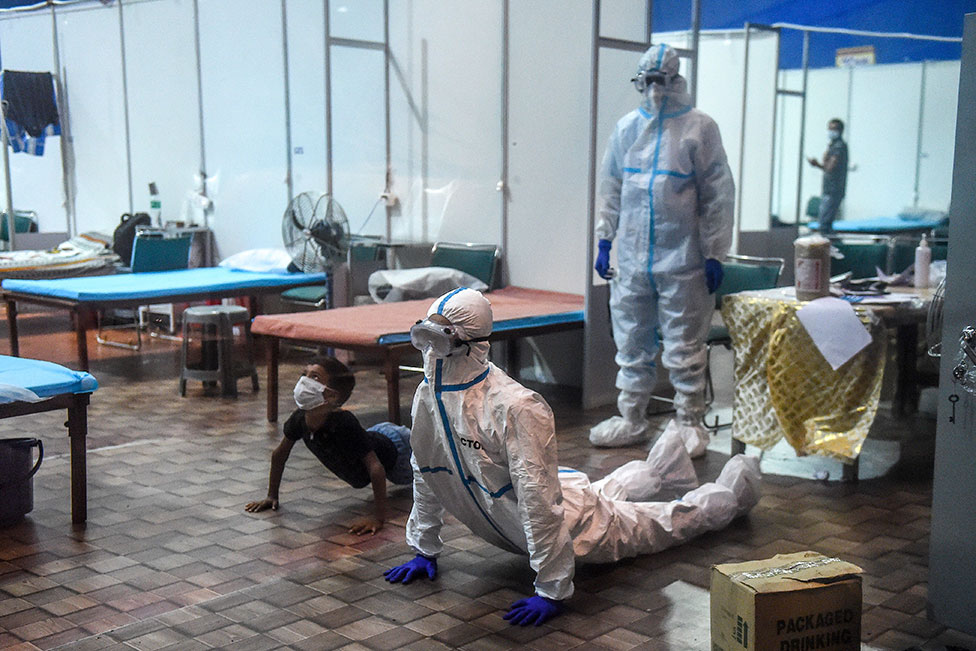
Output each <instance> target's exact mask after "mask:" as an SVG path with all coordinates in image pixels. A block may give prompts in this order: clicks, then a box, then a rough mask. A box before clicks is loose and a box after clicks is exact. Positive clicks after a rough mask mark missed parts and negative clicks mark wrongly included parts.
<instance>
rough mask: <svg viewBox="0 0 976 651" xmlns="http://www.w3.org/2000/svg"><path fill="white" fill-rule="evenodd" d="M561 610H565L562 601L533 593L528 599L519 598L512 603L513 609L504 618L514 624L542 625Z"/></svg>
mask: <svg viewBox="0 0 976 651" xmlns="http://www.w3.org/2000/svg"><path fill="white" fill-rule="evenodd" d="M561 612H563V604H562V602H561V601H556V600H555V599H549V598H547V597H540V596H539V595H532V596H531V597H529V598H527V599H519V600H518V601H516V602H515V603H514V604H512V606H511V610H509V611H508V613H507V614H506V615H504V617H503V619H507V620H508V623H509V624H511V625H512V626H528V625H529V624H535V625H536V626H540V625H541V624H542V623H543V622H546V621H548V620H550V619H552V618H553V617H555V616H556V615H558V614H559V613H561Z"/></svg>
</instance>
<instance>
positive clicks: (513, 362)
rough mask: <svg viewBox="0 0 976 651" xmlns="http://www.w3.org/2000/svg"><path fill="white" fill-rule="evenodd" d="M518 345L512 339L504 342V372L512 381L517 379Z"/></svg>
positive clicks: (516, 341)
mask: <svg viewBox="0 0 976 651" xmlns="http://www.w3.org/2000/svg"><path fill="white" fill-rule="evenodd" d="M518 360H519V345H518V340H516V339H515V338H514V337H513V338H512V339H509V340H508V341H506V342H505V364H506V368H505V372H506V373H508V376H509V377H510V378H512V379H513V380H516V381H518V379H519V365H518Z"/></svg>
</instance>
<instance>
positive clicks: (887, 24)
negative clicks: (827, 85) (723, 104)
mask: <svg viewBox="0 0 976 651" xmlns="http://www.w3.org/2000/svg"><path fill="white" fill-rule="evenodd" d="M392 1H393V2H397V1H398V0H392ZM102 2H103V3H105V4H111V0H102ZM37 3H38V0H0V8H4V7H7V8H9V7H18V6H26V5H33V4H37ZM973 12H976V0H743V1H741V2H729V1H728V0H701V28H702V29H706V30H708V29H741V28H742V26H743V25H744V24H745V23H746V22H750V23H761V24H766V25H772V24H774V23H795V24H800V25H807V26H812V27H836V28H844V29H857V30H866V31H873V32H897V33H902V32H908V33H912V34H923V35H926V36H949V37H956V38H959V37H961V36H962V21H963V16H964V15H965V14H967V13H973ZM690 27H691V0H657V1H656V2H654V31H656V32H667V31H680V30H686V29H689V28H690ZM861 45H871V46H873V47H874V50H875V56H876V58H877V62H878V63H900V62H903V61H923V60H927V59H928V60H939V59H942V60H944V59H958V58H959V56H960V52H961V46H960V45H959V44H958V43H941V42H932V41H917V40H909V39H888V38H877V37H870V36H851V35H840V34H823V33H815V34H811V37H810V65H811V66H812V67H825V66H833V65H834V58H835V54H836V51H837V49H838V48H846V47H856V46H861ZM802 52H803V45H802V36H801V34H800V33H799V32H795V31H792V30H784V31H783V36H782V47H781V57H780V65H781V67H783V68H799V67H800V66H801V64H802Z"/></svg>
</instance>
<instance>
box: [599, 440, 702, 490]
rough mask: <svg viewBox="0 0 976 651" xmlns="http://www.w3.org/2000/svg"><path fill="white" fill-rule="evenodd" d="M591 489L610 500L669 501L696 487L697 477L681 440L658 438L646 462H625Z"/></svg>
mask: <svg viewBox="0 0 976 651" xmlns="http://www.w3.org/2000/svg"><path fill="white" fill-rule="evenodd" d="M593 486H594V487H595V488H597V489H598V490H599V491H600V492H601V493H603V495H605V496H606V497H608V498H610V499H614V500H625V501H628V502H650V501H651V499H652V498H657V499H659V500H665V501H666V500H669V499H672V498H674V497H677V496H678V495H683V494H685V493H687V492H688V491H690V490H692V489H693V488H697V487H698V475H696V474H695V466H694V465H692V463H691V457H689V456H688V451H687V450H685V445H684V442H683V441H682V440H681V437H680V436H678V435H677V434H675V433H674V432H669V433H667V434H662V435H661V436H660V437H659V438H658V440H657V442H656V443H655V444H654V447H652V448H651V451H650V453H649V454H648V455H647V459H646V460H637V459H635V460H634V461H628V462H627V463H625V464H624V465H622V466H620V467H619V468H617V469H616V470H614V471H613V472H611V473H610V474H609V475H607V476H606V477H605V478H603V479H601V480H600V481H597V482H594V483H593Z"/></svg>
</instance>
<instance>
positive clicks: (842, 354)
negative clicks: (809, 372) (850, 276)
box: [796, 296, 871, 371]
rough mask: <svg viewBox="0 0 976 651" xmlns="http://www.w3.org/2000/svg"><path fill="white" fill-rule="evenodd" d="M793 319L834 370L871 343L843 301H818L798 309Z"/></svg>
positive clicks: (851, 309)
mask: <svg viewBox="0 0 976 651" xmlns="http://www.w3.org/2000/svg"><path fill="white" fill-rule="evenodd" d="M796 318H798V319H799V320H800V323H802V324H803V327H804V328H806V331H807V333H809V335H810V338H811V339H813V343H814V345H815V346H816V347H817V350H819V351H820V354H821V355H823V356H824V359H825V360H827V363H828V364H830V367H831V368H832V369H834V370H835V371H836V370H837V369H838V368H840V367H841V366H843V365H844V363H845V362H847V360H849V359H850V358H851V357H854V355H856V354H857V353H858V352H860V351H861V350H863V349H864V348H865V347H866V346H867V345H868V344H870V343H871V334H870V333H869V332H868V331H867V328H865V327H864V324H863V323H861V320H860V319H858V318H857V314H855V313H854V308H853V307H851V304H850V303H848V302H847V301H845V300H841V299H839V298H833V297H832V296H827V297H825V298H818V299H816V300H814V301H810V302H809V303H807V304H806V305H804V306H803V307H801V308H800V309H799V310H797V311H796Z"/></svg>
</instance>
